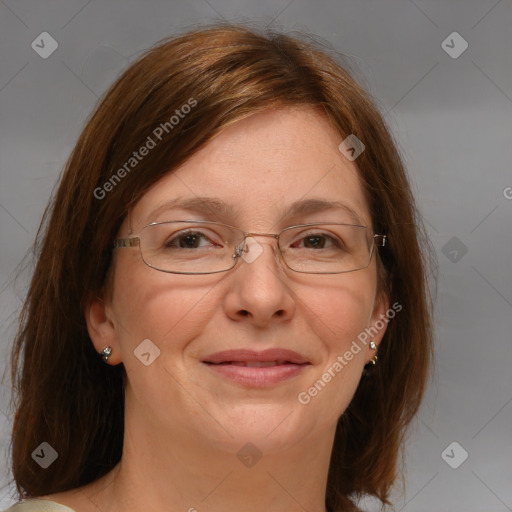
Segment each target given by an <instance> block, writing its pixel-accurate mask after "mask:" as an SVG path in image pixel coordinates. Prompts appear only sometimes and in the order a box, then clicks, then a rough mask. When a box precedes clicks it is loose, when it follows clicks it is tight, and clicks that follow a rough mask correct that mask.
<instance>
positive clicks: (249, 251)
mask: <svg viewBox="0 0 512 512" xmlns="http://www.w3.org/2000/svg"><path fill="white" fill-rule="evenodd" d="M271 249H272V251H273V252H274V255H275V254H276V253H275V248H274V246H273V244H272V246H271ZM262 253H263V245H262V244H260V243H259V242H258V241H257V240H256V239H255V238H254V237H252V236H248V237H247V238H246V239H245V240H244V241H243V242H242V243H241V244H240V245H239V246H238V247H237V248H236V250H235V253H234V254H233V258H239V257H241V258H242V259H243V260H244V261H245V262H246V263H253V262H254V261H256V260H257V259H258V258H259V256H260V255H261V254H262Z"/></svg>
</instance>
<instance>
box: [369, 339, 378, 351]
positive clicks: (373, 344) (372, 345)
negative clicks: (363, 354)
mask: <svg viewBox="0 0 512 512" xmlns="http://www.w3.org/2000/svg"><path fill="white" fill-rule="evenodd" d="M370 348H371V349H372V350H377V345H375V342H374V341H370Z"/></svg>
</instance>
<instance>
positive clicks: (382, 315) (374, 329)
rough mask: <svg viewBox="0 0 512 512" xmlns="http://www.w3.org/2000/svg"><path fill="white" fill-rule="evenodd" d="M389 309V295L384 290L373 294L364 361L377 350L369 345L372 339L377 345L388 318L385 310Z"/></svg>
mask: <svg viewBox="0 0 512 512" xmlns="http://www.w3.org/2000/svg"><path fill="white" fill-rule="evenodd" d="M388 311H389V296H388V294H387V293H386V292H385V291H381V292H378V293H377V294H376V296H375V301H374V304H373V310H372V314H371V317H370V322H369V325H368V328H367V331H366V332H367V333H368V344H367V346H366V347H367V353H366V363H369V362H370V361H371V360H372V359H373V357H374V356H375V355H377V350H378V348H377V350H374V349H372V348H371V347H370V342H371V341H373V342H374V343H375V345H377V347H379V345H380V342H381V341H382V338H383V337H384V334H385V333H386V329H387V326H388V322H389V318H388V315H387V312H388Z"/></svg>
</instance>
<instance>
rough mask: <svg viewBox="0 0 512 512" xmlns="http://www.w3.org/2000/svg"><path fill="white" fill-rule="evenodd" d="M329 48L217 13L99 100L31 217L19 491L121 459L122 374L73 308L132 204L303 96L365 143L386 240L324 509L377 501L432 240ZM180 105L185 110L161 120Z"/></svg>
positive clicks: (368, 188)
mask: <svg viewBox="0 0 512 512" xmlns="http://www.w3.org/2000/svg"><path fill="white" fill-rule="evenodd" d="M341 58H343V56H342V55H340V54H339V53H338V52H336V51H334V50H333V49H332V48H330V47H328V45H327V44H326V43H325V42H319V41H318V40H317V39H315V38H314V37H313V36H308V35H304V34H302V35H299V36H296V35H293V36H292V35H290V34H284V33H283V32H276V31H272V30H269V29H267V30H266V31H265V32H263V31H258V30H257V29H254V28H249V27H247V26H244V25H243V24H229V23H216V24H213V25H208V26H203V27H195V28H194V29H193V30H189V31H188V32H185V33H183V34H181V35H179V36H176V37H173V38H167V39H165V40H163V41H160V42H159V43H158V44H157V45H156V46H154V47H153V48H151V49H149V50H147V51H146V52H145V53H144V55H142V56H141V57H140V58H139V59H138V60H137V61H136V62H134V63H133V64H132V65H131V66H130V67H129V68H128V69H127V70H126V71H124V72H123V74H122V75H121V76H120V77H119V78H118V79H117V81H116V82H115V83H114V84H113V85H112V86H111V88H110V89H109V90H108V91H107V92H106V93H105V95H104V96H103V98H102V99H101V100H100V101H99V104H98V105H97V107H96V108H95V111H94V112H93V113H92V114H91V116H90V118H89V119H88V120H87V122H86V125H85V128H84V129H83V132H82V133H81V135H80V137H79V139H78V141H77V143H76V146H75V147H74V149H73V151H72V153H71V155H70V157H69V160H68V162H67V164H66V166H65V169H64V172H63V174H62V176H61V177H60V184H59V186H58V188H57V189H56V192H54V194H52V198H51V200H50V202H49V204H48V206H47V208H46V210H45V212H44V215H43V217H42V220H41V224H40V226H39V229H38V232H37V235H36V238H35V242H34V247H33V255H34V258H35V271H34V273H33V277H32V279H31V282H30V285H29V289H28V293H27V296H26V300H25V303H24V305H23V308H22V310H21V313H20V316H19V326H18V331H17V334H16V338H15V343H14V346H13V354H12V363H11V364H12V367H11V370H12V384H13V393H14V395H13V396H14V404H15V409H16V412H15V417H14V425H13V430H12V446H11V451H12V471H13V476H14V480H15V482H16V488H17V491H18V493H19V496H20V498H29V497H37V496H43V495H46V494H52V493H56V492H61V491H65V490H69V489H72V488H76V487H79V486H82V485H86V484H87V483H90V482H92V481H94V480H96V479H98V478H100V477H101V476H103V475H104V474H106V473H107V472H109V471H110V470H111V469H112V468H113V467H114V466H115V465H116V464H117V463H118V462H119V460H120V458H121V455H122V449H123V435H124V418H123V414H124V384H125V380H124V379H125V371H124V368H123V365H122V364H120V365H117V366H109V365H105V364H103V363H102V361H101V359H100V358H99V356H98V354H97V353H96V351H95V349H94V347H93V344H92V342H91V339H90V337H89V334H88V331H87V327H86V322H85V315H84V308H85V306H86V304H87V300H88V299H89V298H90V297H92V296H98V297H101V296H103V294H105V293H108V292H109V289H110V288H109V279H107V278H108V276H109V275H110V274H111V268H112V264H111V263H112V241H113V239H114V238H115V236H116V234H117V232H118V230H119V228H120V226H121V223H122V221H123V219H124V218H125V217H126V216H127V215H128V213H129V211H130V210H131V208H133V207H134V205H135V204H136V203H137V202H138V200H139V199H140V198H141V197H142V196H143V195H144V193H145V192H146V191H147V190H148V189H149V187H151V186H152V185H153V184H154V183H156V182H157V181H158V180H159V179H160V178H162V177H163V176H165V175H166V174H168V173H169V172H172V171H173V170H174V169H176V168H177V167H178V166H180V165H181V164H183V163H184V162H185V161H186V160H187V159H188V158H190V157H191V156H192V155H193V154H194V153H196V152H197V151H198V150H199V149H200V148H202V147H203V146H204V145H205V144H207V143H208V141H210V140H211V139H212V138H213V137H214V136H215V135H217V134H218V133H219V132H220V131H221V130H222V129H223V128H225V127H226V126H228V125H231V124H232V123H235V122H237V121H239V120H241V119H243V118H245V117H247V116H250V115H252V114H255V113H258V112H262V111H265V110H267V109H269V108H287V107H313V108H316V109H318V111H319V112H321V113H322V114H323V115H325V116H326V118H327V119H328V121H329V122H330V124H331V126H332V127H333V129H334V130H335V131H336V132H337V133H339V134H340V136H342V137H343V138H345V137H347V136H348V135H350V134H354V135H356V136H357V137H358V138H359V139H360V140H361V141H363V143H364V145H365V150H364V151H363V153H361V154H360V156H359V157H358V158H357V169H358V172H359V177H360V181H361V185H362V188H363V190H364V194H365V197H366V199H367V201H368V205H369V208H370V214H371V219H372V223H373V227H374V230H375V232H378V233H383V234H386V235H387V236H388V238H389V244H387V245H386V247H385V248H383V250H380V251H379V252H378V253H377V255H376V258H377V265H378V289H379V291H381V292H385V293H387V294H388V296H389V300H390V304H393V303H395V302H397V303H399V304H400V305H401V306H402V309H401V311H400V313H399V314H397V318H395V319H394V320H391V321H390V322H389V324H388V326H387V330H386V333H385V335H384V337H383V339H382V341H381V344H380V346H379V360H378V364H377V365H375V366H374V367H372V371H371V375H370V376H369V377H364V378H362V379H361V381H360V383H359V386H358V388H357V391H356V393H355V396H354V397H353V399H352V401H351V403H350V404H349V406H348V408H347V409H346V411H345V412H344V413H343V414H342V416H341V417H340V418H339V421H338V425H337V429H336V434H335V439H334V445H333V450H332V455H331V460H330V467H329V474H328V482H327V489H326V506H327V508H328V510H332V511H339V510H359V509H358V508H357V500H358V499H359V498H361V497H362V496H365V495H370V496H373V497H376V498H377V499H379V500H380V501H381V502H382V503H383V504H390V501H389V498H390V492H391V490H392V488H393V485H394V482H395V480H396V479H397V476H398V475H399V474H400V472H401V470H402V450H401V447H402V445H403V442H404V439H405V437H404V436H405V434H406V430H407V427H408V425H409V424H410V422H411V420H412V418H413V417H414V415H415V413H416V412H417V410H418V408H419V405H420V401H421V398H422V395H423V392H424V389H425V387H426V385H427V382H428V377H429V368H430V363H431V358H432V338H433V334H432V298H431V293H430V290H429V284H428V278H429V270H430V268H431V267H430V266H429V263H430V260H429V259H428V256H429V254H430V247H429V241H428V237H427V235H426V232H425V229H424V226H423V224H422V222H421V217H420V215H419V212H418V210H417V208H416V206H415V201H414V197H413V194H412V192H411V187H410V184H409V181H408V177H407V172H406V170H405V168H404V164H403V163H402V159H401V157H400V155H399V153H398V150H397V148H396V146H395V144H394V142H393V139H392V136H391V135H390V132H389V130H388V129H387V127H386V125H385V123H384V120H383V117H382V116H381V114H380V113H379V111H378V109H377V107H376V106H375V100H373V99H372V98H371V96H370V94H369V93H368V92H366V91H365V90H364V89H363V88H362V87H361V86H360V85H359V84H358V83H357V82H356V80H355V78H353V77H352V75H351V74H350V73H349V71H347V69H348V68H347V66H346V65H345V67H344V66H343V65H341V64H340V62H339V60H340V59H341ZM194 102H195V103H194ZM187 104H188V105H190V106H191V108H190V109H183V110H182V113H185V112H188V113H187V114H186V115H183V116H179V117H180V119H179V122H178V123H174V121H170V120H171V117H172V116H176V115H177V114H178V113H177V112H176V110H178V109H180V108H181V107H182V106H183V105H187ZM193 105H194V106H193ZM165 123H167V124H165ZM171 125H172V126H171ZM164 126H165V127H166V130H165V134H164V133H163V131H162V130H163V127H164ZM157 127H160V129H161V131H162V137H161V140H159V141H158V143H157V144H156V146H155V148H154V149H151V151H149V152H148V153H147V155H146V156H145V157H144V158H142V159H140V161H139V160H137V162H136V164H135V165H131V167H132V168H133V169H131V168H130V169H128V168H127V165H126V162H127V161H129V160H130V158H131V157H132V156H133V152H134V151H136V150H138V149H139V148H140V147H141V146H143V145H144V144H146V143H147V141H148V140H149V139H148V137H151V138H152V139H154V142H156V139H157V137H156V136H155V131H156V128H157ZM131 163H132V164H133V163H134V162H131ZM123 166H124V167H123ZM123 168H124V170H125V171H126V172H122V171H121V169H123ZM116 174H117V177H116ZM121 178H122V179H121ZM107 183H110V185H106V184H107ZM107 192H108V193H107ZM42 441H46V442H48V443H49V444H50V445H51V446H52V447H53V448H54V449H55V450H56V451H57V453H58V459H57V461H56V462H55V463H53V464H52V465H51V466H50V467H49V468H48V469H44V470H41V468H40V467H39V465H37V464H36V463H35V462H34V460H32V458H31V457H30V454H31V453H32V452H33V450H34V449H35V448H36V447H37V446H38V445H39V444H40V443H41V442H42Z"/></svg>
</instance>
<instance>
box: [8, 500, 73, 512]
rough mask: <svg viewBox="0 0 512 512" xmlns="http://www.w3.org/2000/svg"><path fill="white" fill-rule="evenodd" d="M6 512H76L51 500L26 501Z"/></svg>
mask: <svg viewBox="0 0 512 512" xmlns="http://www.w3.org/2000/svg"><path fill="white" fill-rule="evenodd" d="M5 512H75V511H74V510H73V509H72V508H69V507H66V506H64V505H61V504H60V503H56V502H55V501H49V500H40V499H33V500H26V501H22V502H21V503H16V505H13V506H12V507H10V508H8V509H7V510H5Z"/></svg>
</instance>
